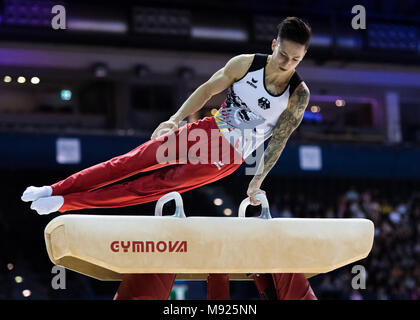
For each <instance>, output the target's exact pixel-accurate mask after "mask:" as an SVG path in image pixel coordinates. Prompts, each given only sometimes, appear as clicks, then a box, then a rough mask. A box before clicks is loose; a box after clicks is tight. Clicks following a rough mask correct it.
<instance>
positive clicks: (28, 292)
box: [22, 289, 31, 298]
mask: <svg viewBox="0 0 420 320" xmlns="http://www.w3.org/2000/svg"><path fill="white" fill-rule="evenodd" d="M22 295H23V296H24V297H25V298H27V297H29V296H30V295H31V290H28V289H25V290H23V291H22Z"/></svg>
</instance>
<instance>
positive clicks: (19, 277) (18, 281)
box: [15, 276, 23, 283]
mask: <svg viewBox="0 0 420 320" xmlns="http://www.w3.org/2000/svg"><path fill="white" fill-rule="evenodd" d="M15 281H16V283H22V282H23V278H22V277H21V276H16V277H15Z"/></svg>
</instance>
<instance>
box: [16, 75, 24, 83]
mask: <svg viewBox="0 0 420 320" xmlns="http://www.w3.org/2000/svg"><path fill="white" fill-rule="evenodd" d="M17 82H19V83H25V82H26V79H25V77H22V76H20V77H19V78H17Z"/></svg>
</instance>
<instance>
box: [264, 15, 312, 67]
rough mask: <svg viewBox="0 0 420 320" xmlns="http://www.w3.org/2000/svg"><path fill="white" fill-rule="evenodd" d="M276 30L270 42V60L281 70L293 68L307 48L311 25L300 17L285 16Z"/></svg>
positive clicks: (309, 40)
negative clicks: (271, 52) (274, 36)
mask: <svg viewBox="0 0 420 320" xmlns="http://www.w3.org/2000/svg"><path fill="white" fill-rule="evenodd" d="M277 30H278V34H277V38H276V39H273V41H272V43H271V49H272V50H273V54H272V61H273V63H274V65H275V66H276V67H277V68H279V69H280V70H281V71H283V72H284V71H290V70H293V69H294V68H296V67H297V65H298V64H299V63H300V61H302V59H303V57H304V56H305V54H306V52H307V50H308V48H309V44H310V42H311V36H312V30H311V27H310V26H309V24H308V23H306V22H304V21H303V20H302V19H300V18H297V17H287V18H286V19H284V20H283V21H282V22H281V23H280V24H279V25H278V26H277Z"/></svg>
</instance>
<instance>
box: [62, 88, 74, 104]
mask: <svg viewBox="0 0 420 320" xmlns="http://www.w3.org/2000/svg"><path fill="white" fill-rule="evenodd" d="M71 95H72V93H71V90H68V89H64V90H61V93H60V96H61V100H64V101H69V100H71Z"/></svg>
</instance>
